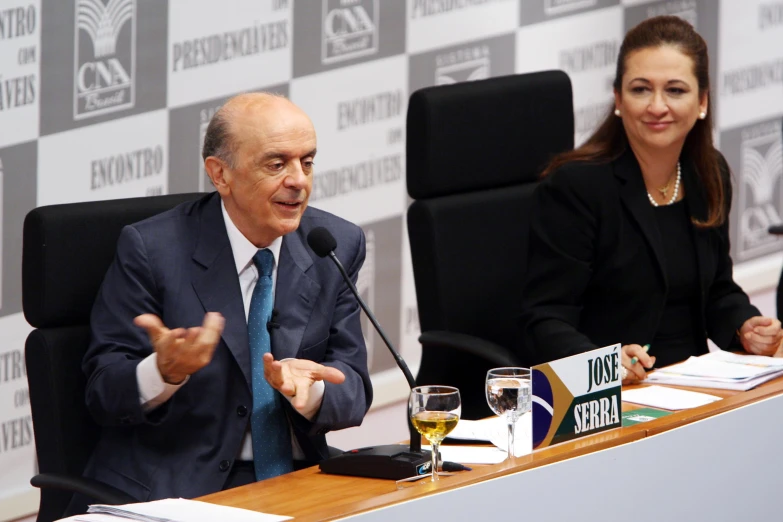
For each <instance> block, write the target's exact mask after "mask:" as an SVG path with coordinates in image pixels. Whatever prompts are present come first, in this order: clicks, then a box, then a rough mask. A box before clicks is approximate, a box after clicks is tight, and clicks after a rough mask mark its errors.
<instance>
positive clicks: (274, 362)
mask: <svg viewBox="0 0 783 522" xmlns="http://www.w3.org/2000/svg"><path fill="white" fill-rule="evenodd" d="M315 154H316V137H315V131H314V129H313V125H312V123H311V122H310V120H309V118H308V117H307V116H306V115H305V114H304V113H303V112H302V111H301V110H300V109H299V108H297V107H296V106H295V105H294V104H292V103H291V102H290V101H288V100H286V99H284V98H282V97H279V96H275V95H270V94H261V93H252V94H244V95H240V96H237V97H235V98H233V99H231V100H229V101H228V102H227V103H226V104H225V105H224V106H223V107H222V108H221V109H220V110H219V111H218V113H217V114H216V115H215V117H214V118H213V120H212V122H211V123H210V125H209V127H208V130H207V133H206V138H205V143H204V154H203V155H204V165H205V168H206V171H207V173H208V174H209V176H210V178H211V180H212V182H213V184H214V186H215V188H216V189H217V193H212V194H210V195H207V196H205V197H203V198H201V199H199V200H197V201H194V202H191V203H187V204H184V205H181V206H179V207H177V208H174V209H173V210H171V211H169V212H165V213H163V214H160V215H158V216H155V217H153V218H151V219H148V220H145V221H142V222H140V223H137V224H135V225H132V226H129V227H126V228H125V229H124V230H123V232H122V234H121V236H120V239H119V242H118V247H117V257H116V259H115V261H114V263H113V264H112V266H111V268H110V269H109V271H108V273H107V275H106V279H105V281H104V283H103V286H102V288H101V291H100V293H99V295H98V298H97V300H96V303H95V306H94V309H93V314H92V334H93V337H92V342H91V345H90V348H89V350H88V352H87V354H86V356H85V359H84V365H83V367H84V371H85V373H86V374H87V376H88V384H87V394H86V395H87V397H86V398H87V405H88V407H89V410H90V412H91V413H92V415H93V417H94V418H95V419H96V420H97V421H98V422H99V423H100V424H101V425H102V426H103V430H102V435H101V438H100V440H99V442H98V444H97V446H96V449H95V452H94V454H93V455H92V458H91V460H90V462H89V464H88V466H87V469H86V471H85V475H86V476H88V477H93V478H96V479H99V480H101V481H103V482H105V483H107V484H110V485H112V486H115V487H117V488H119V489H120V490H123V491H125V492H127V493H129V494H131V495H133V496H134V497H136V498H138V499H139V500H142V501H143V500H152V499H158V498H166V497H179V496H181V497H186V498H192V497H196V496H200V495H204V494H208V493H212V492H215V491H219V490H221V489H224V488H227V487H233V486H237V485H242V484H245V483H248V482H251V481H254V480H257V479H263V478H266V477H271V476H275V475H277V474H280V473H284V472H287V471H290V470H291V469H292V467H293V463H294V461H295V460H303V461H305V462H315V461H318V460H320V459H322V458H324V457H326V456H327V447H326V441H325V438H324V434H325V433H326V432H327V431H329V430H332V429H342V428H346V427H350V426H356V425H359V424H360V423H361V421H362V418H363V417H364V414H365V413H366V412H367V409H368V408H369V406H370V403H371V400H372V389H371V385H370V379H369V375H368V370H367V354H366V349H365V345H364V340H363V337H362V332H361V326H360V322H359V308H358V305H357V303H356V302H355V300H354V298H353V296H352V295H351V293H350V291H349V290H348V288H347V286H346V285H345V283H344V282H343V281H342V279H341V277H340V275H339V273H338V272H337V270H335V267H333V266H331V265H330V263H329V261H328V260H324V259H320V258H318V257H316V256H315V255H314V254H312V253H311V252H310V251H309V250H308V248H307V246H306V236H307V233H308V232H309V231H310V230H311V229H313V228H314V227H318V226H322V227H326V228H327V229H329V230H330V231H331V232H332V234H333V235H334V236H335V238H336V239H337V243H338V247H337V250H336V254H337V255H338V257H340V259H341V260H342V261H343V263H344V264H345V265H346V267H347V270H348V272H349V274H350V275H351V277H352V278H353V280H354V281H356V278H357V276H358V273H359V269H360V268H361V265H362V263H363V261H364V255H365V243H364V235H363V233H362V231H361V229H360V228H359V227H357V226H355V225H353V224H350V223H348V222H346V221H344V220H342V219H340V218H337V217H336V216H333V215H331V214H328V213H326V212H322V211H319V210H315V209H306V207H307V201H308V197H309V195H310V190H311V187H312V178H313V160H314V157H315ZM198 325H201V326H198Z"/></svg>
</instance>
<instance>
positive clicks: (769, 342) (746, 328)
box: [739, 316, 783, 355]
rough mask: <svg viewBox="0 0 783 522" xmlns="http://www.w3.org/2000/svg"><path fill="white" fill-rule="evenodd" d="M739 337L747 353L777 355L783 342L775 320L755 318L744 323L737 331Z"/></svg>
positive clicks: (780, 330)
mask: <svg viewBox="0 0 783 522" xmlns="http://www.w3.org/2000/svg"><path fill="white" fill-rule="evenodd" d="M739 337H740V341H741V342H742V346H743V347H744V348H745V351H747V352H748V353H752V354H755V355H777V354H778V352H779V351H780V349H781V341H783V330H782V329H781V327H780V321H778V320H777V319H773V318H771V317H761V316H756V317H751V318H750V319H748V320H747V321H745V323H744V324H743V325H742V328H740V329H739ZM782 355H783V354H782Z"/></svg>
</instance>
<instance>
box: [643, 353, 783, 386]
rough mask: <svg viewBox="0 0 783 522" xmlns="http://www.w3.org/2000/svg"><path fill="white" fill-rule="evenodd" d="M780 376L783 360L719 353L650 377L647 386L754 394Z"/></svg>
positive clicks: (707, 355) (662, 370)
mask: <svg viewBox="0 0 783 522" xmlns="http://www.w3.org/2000/svg"><path fill="white" fill-rule="evenodd" d="M780 375H783V359H780V358H773V357H765V356H761V355H740V354H736V353H731V352H725V351H722V350H718V351H715V352H710V353H708V354H706V355H702V356H700V357H691V358H689V359H688V360H687V361H685V362H682V363H680V364H675V365H673V366H669V367H667V368H661V369H660V370H656V371H654V372H652V373H650V374H648V376H647V380H646V381H645V382H649V383H660V384H675V385H680V386H697V387H701V388H719V389H725V390H750V389H751V388H754V387H756V386H758V385H759V384H761V383H763V382H766V381H769V380H771V379H774V378H776V377H778V376H780Z"/></svg>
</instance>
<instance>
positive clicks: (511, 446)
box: [508, 417, 516, 458]
mask: <svg viewBox="0 0 783 522" xmlns="http://www.w3.org/2000/svg"><path fill="white" fill-rule="evenodd" d="M514 426H516V422H514V418H513V417H509V418H508V456H509V458H510V457H513V456H514Z"/></svg>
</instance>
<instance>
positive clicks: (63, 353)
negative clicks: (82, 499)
mask: <svg viewBox="0 0 783 522" xmlns="http://www.w3.org/2000/svg"><path fill="white" fill-rule="evenodd" d="M200 196H201V194H175V195H168V196H155V197H149V198H132V199H121V200H113V201H99V202H90V203H73V204H67V205H52V206H46V207H39V208H36V209H34V210H32V211H31V212H30V213H29V214H28V215H27V217H26V218H25V222H24V243H23V249H22V306H23V310H24V315H25V318H26V319H27V321H28V322H29V323H30V324H31V325H32V326H33V327H35V328H36V330H34V331H33V332H32V333H31V334H30V335H29V336H28V338H27V342H26V343H25V361H26V364H27V380H28V384H29V388H30V406H31V409H32V416H33V430H34V432H35V444H36V452H37V456H38V469H39V471H40V474H39V475H36V476H35V477H33V479H32V480H31V481H30V482H31V484H32V485H33V486H36V487H39V488H41V502H40V506H39V512H38V519H37V520H38V522H48V521H51V520H56V519H58V518H61V517H62V516H63V513H64V512H65V509H66V507H67V506H68V503H69V502H70V499H71V496H72V494H73V493H74V492H78V493H81V494H84V495H86V496H88V497H91V498H94V499H96V500H98V501H99V502H103V503H109V504H121V503H127V502H134V501H135V499H133V498H132V497H130V496H129V495H127V494H126V493H124V492H122V491H119V490H117V489H115V488H113V487H110V486H108V485H106V484H103V483H100V482H96V481H92V480H87V479H84V478H82V477H81V475H82V472H83V470H84V467H85V464H86V462H87V459H88V458H89V456H90V454H91V452H92V449H93V448H94V446H95V443H96V441H97V437H98V435H99V433H100V428H99V426H98V425H97V424H95V422H94V421H93V419H92V417H91V416H90V414H89V413H88V411H87V407H86V405H85V398H84V393H85V384H86V378H85V376H84V374H83V373H82V369H81V363H82V357H83V356H84V353H85V351H86V350H87V345H88V342H89V319H90V310H91V308H92V303H93V301H94V299H95V296H96V294H97V293H98V288H99V287H100V284H101V282H102V281H103V277H104V274H105V273H106V270H107V269H108V268H109V264H110V263H111V261H112V259H113V258H114V255H115V249H116V244H117V238H118V237H119V234H120V231H121V229H122V227H124V226H125V225H128V224H130V223H134V222H136V221H140V220H142V219H144V218H147V217H150V216H152V215H155V214H158V213H160V212H163V211H165V210H168V209H170V208H172V207H174V206H175V205H178V204H179V203H183V202H185V201H190V200H193V199H195V198H197V197H200Z"/></svg>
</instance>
